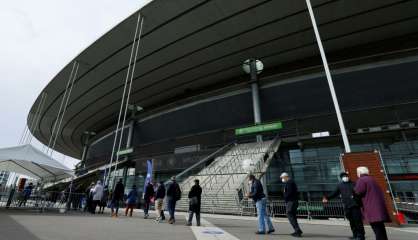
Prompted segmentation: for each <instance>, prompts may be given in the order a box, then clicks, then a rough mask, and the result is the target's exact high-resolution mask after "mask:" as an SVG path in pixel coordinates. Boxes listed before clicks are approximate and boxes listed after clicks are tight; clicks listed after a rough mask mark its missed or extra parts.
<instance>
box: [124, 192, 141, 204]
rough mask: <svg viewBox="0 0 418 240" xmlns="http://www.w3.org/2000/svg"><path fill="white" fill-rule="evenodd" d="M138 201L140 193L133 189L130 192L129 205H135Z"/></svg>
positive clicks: (127, 201)
mask: <svg viewBox="0 0 418 240" xmlns="http://www.w3.org/2000/svg"><path fill="white" fill-rule="evenodd" d="M137 200H138V191H137V190H136V188H132V190H131V191H129V194H128V199H127V200H126V203H127V204H135V203H136V201H137Z"/></svg>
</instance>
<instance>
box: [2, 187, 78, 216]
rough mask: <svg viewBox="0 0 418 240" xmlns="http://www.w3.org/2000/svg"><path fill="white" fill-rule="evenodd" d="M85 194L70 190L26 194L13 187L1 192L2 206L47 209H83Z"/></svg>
mask: <svg viewBox="0 0 418 240" xmlns="http://www.w3.org/2000/svg"><path fill="white" fill-rule="evenodd" d="M85 205H86V198H85V194H83V193H69V192H52V191H50V192H36V191H34V192H33V193H31V194H30V195H29V194H25V192H23V191H15V190H14V189H11V190H9V191H7V192H0V208H9V209H33V210H39V211H46V210H60V209H62V210H82V209H83V208H84V207H85Z"/></svg>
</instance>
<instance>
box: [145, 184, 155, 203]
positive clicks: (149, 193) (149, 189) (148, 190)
mask: <svg viewBox="0 0 418 240" xmlns="http://www.w3.org/2000/svg"><path fill="white" fill-rule="evenodd" d="M152 197H154V187H153V186H152V184H147V186H146V187H145V194H144V199H145V201H150V200H151V198H152Z"/></svg>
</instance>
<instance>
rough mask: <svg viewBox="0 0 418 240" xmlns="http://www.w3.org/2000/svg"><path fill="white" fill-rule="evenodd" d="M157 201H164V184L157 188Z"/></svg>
mask: <svg viewBox="0 0 418 240" xmlns="http://www.w3.org/2000/svg"><path fill="white" fill-rule="evenodd" d="M155 198H156V199H163V198H165V186H164V184H161V185H160V186H158V188H157V193H156V195H155Z"/></svg>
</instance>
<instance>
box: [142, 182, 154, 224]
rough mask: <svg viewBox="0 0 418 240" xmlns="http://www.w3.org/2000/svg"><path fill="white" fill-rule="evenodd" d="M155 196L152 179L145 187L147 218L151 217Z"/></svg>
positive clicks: (145, 214) (145, 213)
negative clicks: (150, 210)
mask: <svg viewBox="0 0 418 240" xmlns="http://www.w3.org/2000/svg"><path fill="white" fill-rule="evenodd" d="M153 198H154V186H153V185H152V183H151V181H150V182H148V184H147V186H146V187H145V193H144V218H145V219H147V218H148V217H149V208H150V205H151V202H152V199H153Z"/></svg>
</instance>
